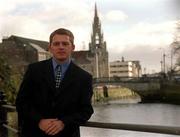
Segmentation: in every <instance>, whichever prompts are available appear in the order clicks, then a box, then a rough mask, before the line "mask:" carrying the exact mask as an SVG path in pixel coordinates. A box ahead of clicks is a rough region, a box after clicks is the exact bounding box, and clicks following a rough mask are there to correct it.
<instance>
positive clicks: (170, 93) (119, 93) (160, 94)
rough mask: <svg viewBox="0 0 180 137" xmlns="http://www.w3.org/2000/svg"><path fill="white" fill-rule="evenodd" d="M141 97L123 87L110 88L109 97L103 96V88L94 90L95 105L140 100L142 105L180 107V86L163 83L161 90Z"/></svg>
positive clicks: (93, 100)
mask: <svg viewBox="0 0 180 137" xmlns="http://www.w3.org/2000/svg"><path fill="white" fill-rule="evenodd" d="M152 93H153V94H149V93H148V92H147V95H145V96H143V97H140V96H139V95H138V94H137V93H136V92H134V91H132V90H130V89H127V88H123V87H109V88H108V97H105V96H104V94H103V88H96V89H94V95H93V99H92V102H93V104H103V103H107V102H111V103H112V102H119V103H124V102H125V101H124V100H128V99H133V98H134V99H135V98H140V99H139V102H140V103H168V104H177V105H180V84H179V83H170V82H169V83H163V84H161V87H160V90H157V91H156V92H152Z"/></svg>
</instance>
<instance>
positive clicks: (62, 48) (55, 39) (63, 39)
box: [49, 28, 75, 62]
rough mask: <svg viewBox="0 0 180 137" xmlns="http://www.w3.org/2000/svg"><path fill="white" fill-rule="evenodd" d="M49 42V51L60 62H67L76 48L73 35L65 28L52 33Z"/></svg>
mask: <svg viewBox="0 0 180 137" xmlns="http://www.w3.org/2000/svg"><path fill="white" fill-rule="evenodd" d="M49 42H50V43H49V51H50V52H51V53H52V55H53V57H54V58H55V59H56V60H57V61H59V62H64V61H66V60H67V59H68V58H69V57H70V56H71V53H72V52H73V50H74V48H75V45H74V36H73V33H72V32H71V31H69V30H67V29H64V28H60V29H57V30H55V31H54V32H52V33H51V35H50V37H49Z"/></svg>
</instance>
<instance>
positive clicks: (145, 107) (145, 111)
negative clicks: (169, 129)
mask: <svg viewBox="0 0 180 137" xmlns="http://www.w3.org/2000/svg"><path fill="white" fill-rule="evenodd" d="M94 110H95V113H94V115H93V116H92V118H91V119H90V120H91V121H98V122H112V123H132V124H148V125H164V126H180V119H179V117H178V116H179V115H180V107H179V106H178V105H170V104H155V103H154V104H118V103H116V104H110V105H96V106H94ZM81 134H82V137H147V136H148V137H177V136H175V135H166V134H155V133H144V132H134V131H123V130H110V129H100V128H99V129H97V128H85V127H81Z"/></svg>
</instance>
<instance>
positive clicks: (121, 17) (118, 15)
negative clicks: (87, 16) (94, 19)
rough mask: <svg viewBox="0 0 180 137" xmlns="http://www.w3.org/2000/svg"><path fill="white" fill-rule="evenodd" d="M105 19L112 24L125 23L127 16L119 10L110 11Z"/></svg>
mask: <svg viewBox="0 0 180 137" xmlns="http://www.w3.org/2000/svg"><path fill="white" fill-rule="evenodd" d="M105 17H106V19H107V20H108V21H112V22H119V21H125V20H126V19H127V18H128V16H127V15H126V14H125V13H124V12H122V11H120V10H111V11H109V12H108V13H107V14H106V15H105Z"/></svg>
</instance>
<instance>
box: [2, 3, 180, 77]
mask: <svg viewBox="0 0 180 137" xmlns="http://www.w3.org/2000/svg"><path fill="white" fill-rule="evenodd" d="M95 2H96V4H97V9H98V15H99V17H100V20H101V24H102V31H103V33H104V39H105V41H106V42H107V48H108V52H109V56H110V61H114V60H121V57H122V56H124V58H125V60H139V61H140V63H141V65H142V69H144V68H146V72H149V73H151V72H152V71H156V72H157V71H160V61H161V59H162V54H163V52H166V54H170V53H169V50H168V47H169V45H170V43H171V42H172V40H173V35H174V32H175V23H176V21H177V20H178V19H180V16H179V13H180V0H96V1H95V0H65V1H64V0H0V39H2V37H3V36H10V35H18V36H22V37H27V38H33V39H38V40H45V41H48V38H49V34H50V33H51V32H52V31H53V30H54V29H57V28H60V27H66V28H68V29H70V30H72V31H73V33H74V35H75V44H76V50H83V49H86V50H87V49H88V43H89V41H90V35H91V32H92V21H93V17H94V5H95ZM168 56H169V55H168ZM166 60H167V63H168V62H169V60H170V58H168V57H167V58H166ZM167 66H168V64H167Z"/></svg>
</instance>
